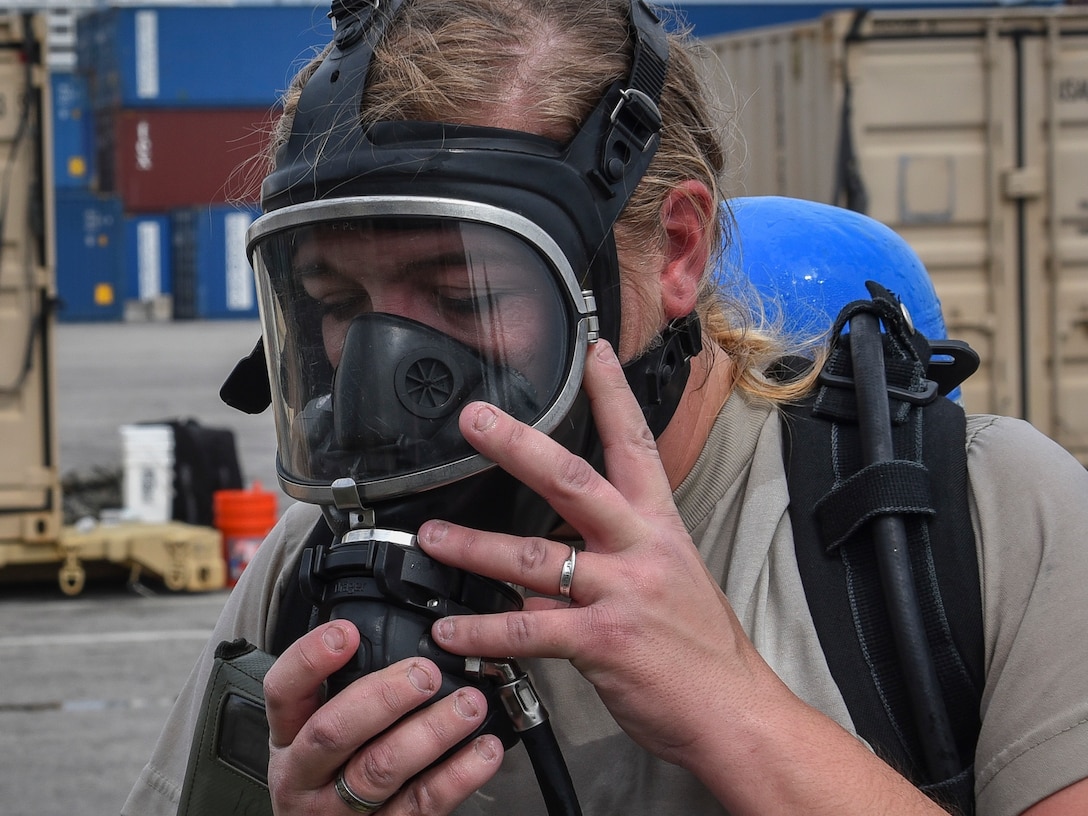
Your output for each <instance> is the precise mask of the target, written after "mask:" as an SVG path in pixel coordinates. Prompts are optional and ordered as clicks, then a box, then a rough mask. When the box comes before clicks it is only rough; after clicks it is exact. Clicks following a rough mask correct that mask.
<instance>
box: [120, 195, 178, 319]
mask: <svg viewBox="0 0 1088 816" xmlns="http://www.w3.org/2000/svg"><path fill="white" fill-rule="evenodd" d="M170 223H171V218H170V215H169V214H168V213H159V214H154V213H148V214H145V215H133V214H126V215H125V216H124V237H125V247H124V263H125V320H129V321H161V320H170V319H171V318H172V317H173V285H174V281H173V274H172V264H171V259H172V255H173V247H172V244H171V240H170Z"/></svg>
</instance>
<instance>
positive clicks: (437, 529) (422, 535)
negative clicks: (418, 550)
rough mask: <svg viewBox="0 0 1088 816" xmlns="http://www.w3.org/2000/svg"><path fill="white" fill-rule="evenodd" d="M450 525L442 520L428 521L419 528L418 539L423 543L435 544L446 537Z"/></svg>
mask: <svg viewBox="0 0 1088 816" xmlns="http://www.w3.org/2000/svg"><path fill="white" fill-rule="evenodd" d="M449 529H450V526H449V525H448V524H447V523H446V522H444V521H428V522H427V523H426V524H424V525H423V526H422V527H420V528H419V540H420V541H421V542H422V543H423V544H437V543H438V542H439V541H441V540H442V539H444V538H445V537H446V533H448V532H449Z"/></svg>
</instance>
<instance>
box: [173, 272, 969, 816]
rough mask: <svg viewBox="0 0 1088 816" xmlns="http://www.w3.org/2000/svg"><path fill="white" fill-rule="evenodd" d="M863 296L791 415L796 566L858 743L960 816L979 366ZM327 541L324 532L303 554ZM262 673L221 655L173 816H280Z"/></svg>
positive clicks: (291, 629)
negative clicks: (973, 404)
mask: <svg viewBox="0 0 1088 816" xmlns="http://www.w3.org/2000/svg"><path fill="white" fill-rule="evenodd" d="M866 285H867V287H868V288H869V291H870V294H871V295H872V300H868V301H864V300H862V301H856V302H854V303H851V304H849V305H847V306H846V307H845V308H844V309H843V311H842V312H841V313H840V315H839V317H838V319H837V320H836V322H835V325H834V327H833V330H832V338H833V339H832V346H831V349H830V351H829V356H828V359H827V362H826V363H825V365H824V366H823V368H822V370H821V373H820V375H819V377H820V385H819V388H818V389H817V390H816V391H815V393H813V394H812V395H811V396H810V397H809V398H808V399H806V400H804V401H803V402H801V403H798V404H796V405H791V406H788V407H787V408H786V410H785V411H784V413H783V423H784V439H785V443H784V449H783V458H784V461H785V465H786V473H787V478H788V482H789V492H790V519H791V523H792V526H793V533H794V539H795V546H796V551H797V561H798V565H799V568H800V572H801V577H802V581H803V584H804V587H805V594H806V598H807V601H808V605H809V609H810V610H811V613H812V617H813V620H814V622H815V625H816V630H817V633H818V636H819V638H820V644H821V647H822V649H823V651H824V654H825V655H826V657H827V661H828V665H829V666H830V669H831V673H832V676H833V678H834V680H835V682H836V684H837V685H838V687H839V689H840V690H841V691H842V694H843V697H844V699H845V701H846V704H847V708H848V709H849V711H850V714H851V716H852V718H853V721H854V724H855V727H856V728H857V730H858V732H859V734H860V735H861V736H862V737H863V738H864V739H865V740H866V741H867V742H868V743H869V744H870V745H871V746H872V747H873V749H874V750H875V751H876V752H877V754H878V755H880V756H881V757H882V758H884V759H885V760H886V761H888V762H889V763H890V764H891V765H892V766H893V767H895V768H896V769H898V770H899V771H900V772H901V773H903V774H904V775H905V776H907V778H909V779H910V780H911V781H912V782H913V783H914V784H915V785H916V786H917V787H919V788H920V789H921V790H923V791H924V792H926V793H927V794H928V795H929V796H931V797H932V798H934V799H935V800H937V801H939V802H940V803H941V804H943V805H945V806H948V807H951V808H952V809H953V811H954V812H955V813H960V814H965V816H967V815H969V814H973V813H974V793H973V784H974V775H973V764H972V763H973V757H974V750H975V742H976V740H977V738H978V732H979V727H980V721H979V701H980V699H981V689H982V686H983V681H984V671H983V638H982V612H981V608H982V607H981V596H980V590H979V576H978V561H977V556H976V552H975V545H974V534H973V531H972V527H971V520H970V515H969V511H968V504H967V472H966V449H965V433H966V429H965V417H964V413H963V410H962V409H961V408H960V407H959V406H958V405H956V404H955V403H953V402H951V401H950V400H948V399H946V398H945V397H943V396H941V395H942V394H946V393H948V392H949V391H950V390H952V389H953V388H954V387H955V386H957V385H958V384H959V383H960V382H962V381H963V379H965V378H966V377H967V376H969V375H970V374H971V373H972V372H973V371H974V370H975V368H977V366H978V357H977V355H975V354H974V352H973V351H971V350H970V349H969V348H968V347H967V346H966V345H965V344H963V343H960V342H958V341H934V342H932V343H931V342H930V341H928V340H927V339H926V338H925V337H923V336H922V335H920V334H918V333H916V332H915V331H914V329H913V327H912V326H911V324H910V321H909V318H908V317H907V316H906V315H905V313H904V311H903V309H902V306H901V304H900V303H899V301H898V299H897V298H896V297H895V296H894V295H893V294H892V293H890V292H888V291H887V290H886V289H884V288H883V287H881V286H879V285H877V284H873V283H867V284H866ZM881 324H883V326H884V329H885V330H884V331H883V332H882V331H881V330H880V326H881ZM847 325H849V326H850V331H849V332H848V333H844V329H845V328H846V326H847ZM934 355H936V357H935V359H931V358H932V357H933V356H934ZM809 366H811V362H810V361H807V360H801V359H796V358H790V359H787V360H783V361H782V363H781V365H780V366H778V367H777V369H776V370H775V371H772V372H771V373H772V374H774V375H775V376H780V377H791V376H797V375H798V374H799V373H801V372H802V371H803V370H804V369H806V368H807V367H809ZM332 539H333V534H332V532H331V531H330V529H329V527H328V526H327V525H326V523H325V521H324V520H321V521H319V522H318V523H317V525H316V526H315V527H314V529H313V530H312V531H311V533H310V535H309V537H308V540H307V542H306V544H305V547H304V548H303V552H306V551H313V550H315V549H316V548H318V547H321V546H327V545H328V543H329V542H331V541H332ZM302 571H303V568H302V566H301V556H300V567H299V572H300V579H301V580H300V581H291V582H289V584H288V587H287V591H286V592H285V594H284V598H283V600H282V602H281V606H280V608H279V609H278V610H277V624H276V629H275V631H274V633H273V637H272V641H271V643H270V644H269V647H270V651H271V652H272V654H280V653H282V651H283V650H284V649H286V648H287V646H289V645H290V644H291V643H293V642H294V641H295V640H296V639H298V638H299V637H301V636H302V635H303V634H305V633H306V632H307V631H308V630H309V629H310V628H311V626H312V622H313V620H314V612H315V607H314V605H313V603H312V602H311V601H310V600H308V599H307V597H306V596H305V595H304V593H303V591H302V589H301V583H302V580H304V579H305V576H304V575H302V574H301V573H302ZM235 663H237V664H238V667H237V668H235V666H234V664H235ZM270 663H271V657H270V656H268V655H265V654H264V653H261V652H255V650H254V647H252V645H250V644H246V643H244V642H241V643H238V642H236V643H233V644H226V643H225V644H222V645H221V648H220V650H219V651H218V652H217V658H216V661H215V669H214V670H213V675H212V682H211V683H209V687H208V691H207V693H206V697H205V700H204V705H203V709H202V716H201V722H200V724H199V726H198V731H197V734H196V737H195V740H194V745H193V750H192V755H191V758H190V765H189V770H188V773H187V775H186V781H185V788H184V792H183V800H182V808H181V810H180V811H179V814H181V816H185V815H186V814H196V813H201V814H205V813H208V812H214V809H213V810H212V811H209V810H205V809H204V808H203V807H202V806H200V805H199V803H206V802H208V801H218V802H220V803H223V802H227V801H230V802H231V803H232V808H238V809H234V810H231V811H230V812H245V813H250V814H253V816H257V815H258V814H270V813H271V804H270V802H269V800H268V793H267V787H266V785H267V783H266V779H265V773H264V768H266V767H267V755H263V756H260V757H255V756H249V757H244V759H246V761H245V762H242V761H239V758H238V757H239V754H240V751H239V745H242V744H247V743H253V744H257V745H261V746H267V738H268V731H267V723H265V722H264V721H263V718H256V719H255V718H254V717H253V716H251V714H252V707H253V704H259V701H260V699H261V691H260V679H261V677H262V676H263V672H264V671H265V670H266V669H267V666H268V665H270ZM254 667H257V668H256V669H254ZM232 675H237V676H238V677H239V678H240V680H238V681H232V680H230V679H229V678H230V677H231V676H232ZM240 696H241V697H242V698H243V702H244V705H240V704H239V697H240ZM236 709H237V710H243V711H245V712H248V713H249V714H250V716H248V717H246V718H245V722H244V723H243V722H241V720H240V719H238V720H237V721H235V722H234V723H233V724H232V723H231V722H230V720H231V714H230V712H231V711H232V710H236ZM258 720H260V721H259V722H258ZM243 728H244V729H247V731H246V733H247V734H248V737H247V738H246V739H241V738H240V737H239V733H240V730H241V729H243ZM260 765H263V766H264V767H257V766H260ZM239 797H241V799H239ZM241 800H244V802H243V801H241ZM187 804H188V805H194V807H191V808H187V807H186V805H187ZM223 812H225V811H223Z"/></svg>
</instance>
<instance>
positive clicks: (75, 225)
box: [55, 189, 124, 322]
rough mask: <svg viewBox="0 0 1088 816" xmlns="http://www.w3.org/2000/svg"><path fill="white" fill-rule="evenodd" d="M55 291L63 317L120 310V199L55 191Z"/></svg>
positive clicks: (110, 316) (105, 316) (103, 316)
mask: <svg viewBox="0 0 1088 816" xmlns="http://www.w3.org/2000/svg"><path fill="white" fill-rule="evenodd" d="M55 202H56V203H55V215H56V223H57V253H56V257H57V295H58V297H59V298H60V307H59V309H58V310H57V318H58V319H59V320H61V321H72V322H77V321H92V320H98V321H101V320H119V319H120V318H121V317H122V315H123V314H124V298H123V297H122V293H123V291H124V261H123V258H122V245H123V240H122V223H123V222H122V214H121V199H120V198H118V197H117V196H102V195H98V194H96V193H92V192H90V191H88V190H76V189H71V190H58V191H57V192H56V197H55Z"/></svg>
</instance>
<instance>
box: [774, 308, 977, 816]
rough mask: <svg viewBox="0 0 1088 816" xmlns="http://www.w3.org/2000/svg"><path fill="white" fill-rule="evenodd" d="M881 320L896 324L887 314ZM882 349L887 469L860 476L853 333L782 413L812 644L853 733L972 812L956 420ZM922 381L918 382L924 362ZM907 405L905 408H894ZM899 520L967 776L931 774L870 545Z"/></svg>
mask: <svg viewBox="0 0 1088 816" xmlns="http://www.w3.org/2000/svg"><path fill="white" fill-rule="evenodd" d="M881 319H882V320H884V319H887V320H894V319H895V316H894V315H892V314H890V313H889V314H882V315H881ZM881 337H882V339H883V340H884V343H885V348H884V353H885V359H886V360H887V361H888V363H887V377H888V380H889V383H888V384H889V389H890V396H889V399H890V401H891V404H890V408H891V416H892V426H893V427H892V437H893V442H894V449H895V459H894V461H892V462H889V463H883V464H879V465H874V466H870V467H869V468H863V463H862V458H861V443H860V441H859V435H858V428H857V425H856V421H855V420H856V403H855V402H854V399H853V393H852V391H851V389H850V388H849V384H850V382H851V381H852V377H853V372H852V364H851V362H850V353H849V343H850V336H849V335H844V336H843V337H842V338H841V339H840V341H839V343H838V344H837V347H836V349H835V350H834V351H833V352H832V355H831V358H830V359H829V362H828V364H827V366H825V372H829V373H830V376H829V377H828V378H827V382H829V383H834V385H829V384H825V385H824V386H823V387H822V388H821V389H820V390H819V391H818V392H817V393H816V394H814V395H813V396H812V397H810V399H808V400H807V401H806V402H804V403H802V404H799V405H795V406H791V407H789V408H788V409H787V411H786V413H785V415H784V423H785V425H784V430H785V449H784V456H785V461H786V469H787V478H788V481H789V491H790V518H791V522H792V525H793V534H794V539H795V546H796V550H797V560H798V565H799V567H800V570H801V577H802V580H803V583H804V586H805V594H806V597H807V600H808V605H809V608H810V610H811V613H812V617H813V621H814V622H815V625H816V630H817V633H818V634H819V637H820V643H821V646H822V647H823V651H824V653H825V655H826V656H827V660H828V664H829V666H830V668H831V673H832V676H833V678H834V680H835V682H836V684H837V685H838V686H839V688H840V690H841V691H842V693H843V696H844V698H845V700H846V704H847V707H848V709H849V711H850V713H851V716H852V718H853V720H854V723H855V726H856V727H857V728H858V730H859V733H860V734H861V736H862V737H864V738H865V739H866V740H867V741H868V742H869V743H870V744H871V745H872V746H873V748H874V750H876V752H877V753H878V754H879V755H880V756H881V757H883V758H884V759H885V760H887V761H888V762H889V763H890V764H892V765H893V766H894V767H896V768H897V769H898V770H900V771H901V772H902V773H904V774H905V775H906V776H907V777H908V778H910V779H911V780H912V782H914V784H916V785H917V786H918V787H920V788H921V789H923V790H925V791H926V792H927V793H928V794H929V795H930V796H932V797H933V798H934V799H937V800H938V801H940V802H941V803H942V804H946V805H951V806H953V807H955V808H956V809H957V812H960V813H973V812H974V804H973V802H974V792H973V783H974V780H973V773H972V765H971V763H972V761H973V757H974V749H975V743H976V741H977V737H978V731H979V726H980V721H979V701H980V698H981V689H982V685H983V679H984V672H983V657H984V655H983V639H982V613H981V608H982V604H981V595H980V589H979V578H978V560H977V556H976V553H975V546H974V534H973V531H972V528H971V520H970V514H969V510H968V504H967V470H966V450H965V442H964V440H965V433H966V426H965V417H964V414H963V411H962V409H960V408H959V406H957V405H955V404H954V403H952V402H949V401H948V400H946V399H944V398H941V397H935V396H930V397H926V399H929V402H928V403H926V404H917V402H916V401H914V400H913V399H912V398H911V395H912V394H918V393H923V392H924V391H925V384H924V383H920V382H919V369H918V366H917V364H916V363H915V364H911V363H910V361H909V360H906V361H904V359H902V357H909V356H911V355H909V354H906V355H903V354H902V352H903V349H902V347H901V344H899V343H898V342H896V340H895V339H894V338H893V339H889V338H888V336H887V335H881ZM925 361H927V359H926V360H924V361H923V368H922V375H923V376H924V362H925ZM899 396H902V397H903V398H902V399H900V398H898V397H899ZM883 514H896V515H899V516H900V517H901V518H903V519H904V521H905V524H906V528H907V533H908V542H909V552H910V560H911V567H912V570H913V573H914V580H915V585H916V591H917V594H918V597H919V601H920V607H921V611H922V616H923V619H924V622H925V629H926V636H927V639H928V641H929V645H930V648H931V652H932V658H933V661H934V664H935V667H936V671H937V676H938V679H939V682H940V688H941V690H942V692H943V696H944V701H945V704H946V706H947V709H948V713H949V717H950V720H951V726H952V731H953V734H954V738H955V743H956V747H957V749H958V753H959V756H960V759H961V764H962V765H963V768H962V769H961V770H960V772H959V773H957V774H956V775H955V776H953V777H952V778H950V779H942V780H932V779H928V778H927V777H926V772H925V764H924V762H923V759H922V757H923V750H922V746H921V742H920V740H919V736H918V733H917V729H916V728H915V726H914V722H913V718H912V714H911V709H910V702H909V697H908V694H907V691H906V686H905V683H904V678H903V674H902V670H901V665H900V661H899V658H898V656H897V652H896V649H895V646H894V638H893V635H892V630H891V623H890V618H889V615H888V612H887V607H886V603H885V596H884V593H883V591H882V588H881V582H880V576H879V573H878V567H877V563H876V556H875V552H874V548H873V546H872V542H871V540H870V539H869V537H868V536H869V535H870V533H871V525H870V524H869V522H870V520H871V519H872V518H874V517H877V516H880V515H883Z"/></svg>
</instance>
